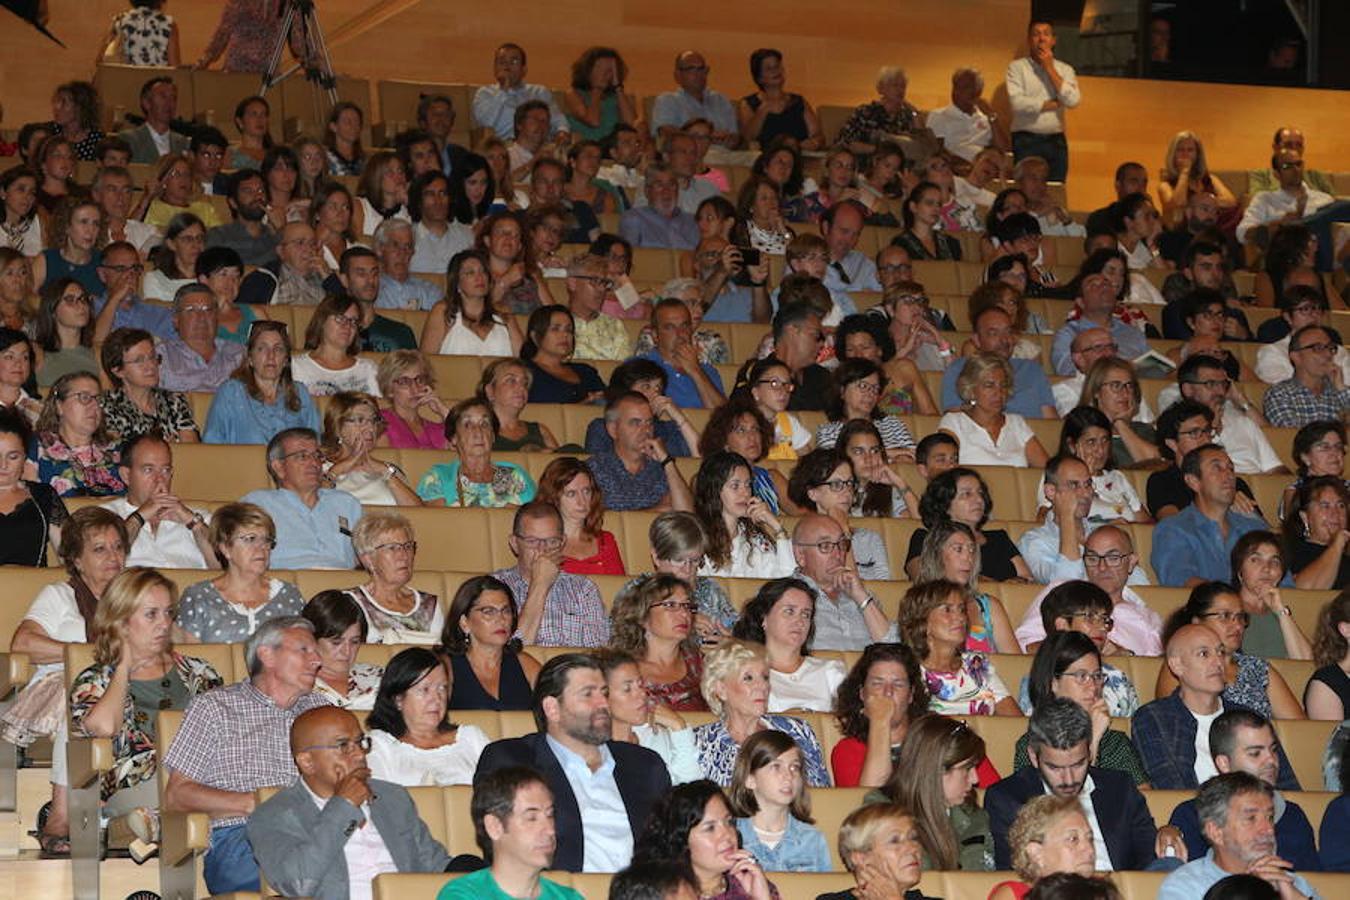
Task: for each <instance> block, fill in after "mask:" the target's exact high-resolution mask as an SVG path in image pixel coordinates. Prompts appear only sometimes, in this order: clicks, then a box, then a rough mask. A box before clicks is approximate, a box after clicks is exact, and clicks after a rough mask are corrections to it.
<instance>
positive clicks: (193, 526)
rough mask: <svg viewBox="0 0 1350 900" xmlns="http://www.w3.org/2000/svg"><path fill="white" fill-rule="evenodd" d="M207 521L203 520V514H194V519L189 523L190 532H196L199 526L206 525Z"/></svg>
mask: <svg viewBox="0 0 1350 900" xmlns="http://www.w3.org/2000/svg"><path fill="white" fill-rule="evenodd" d="M205 524H206V520H205V519H203V518H202V514H201V513H193V514H192V518H191V519H190V520H189V521H188V523H187V530H188V531H196V530H197V526H198V525H205Z"/></svg>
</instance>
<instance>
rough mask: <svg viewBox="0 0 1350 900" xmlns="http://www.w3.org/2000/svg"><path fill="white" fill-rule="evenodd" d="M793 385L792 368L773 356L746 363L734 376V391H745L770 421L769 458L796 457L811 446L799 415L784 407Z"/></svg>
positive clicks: (809, 437) (760, 412) (808, 433)
mask: <svg viewBox="0 0 1350 900" xmlns="http://www.w3.org/2000/svg"><path fill="white" fill-rule="evenodd" d="M747 370H748V371H747ZM796 387H797V386H796V384H795V383H794V382H793V380H792V370H791V369H789V368H788V367H787V366H786V365H784V364H783V363H782V362H781V361H780V360H779V359H778V358H777V357H776V356H770V357H767V358H766V359H761V360H759V361H757V362H754V363H748V364H747V366H746V368H742V369H741V371H740V373H738V374H737V376H736V390H735V391H734V392H733V394H741V393H744V394H748V395H749V396H750V398H751V399H752V400H754V403H755V407H756V408H757V409H758V410H759V414H760V415H761V416H763V417H764V418H765V419H767V420H768V421H769V422H770V423H771V424H772V425H773V443H772V444H771V445H770V446H769V448H768V458H769V459H796V458H797V454H799V453H805V452H806V451H807V450H808V449H810V447H811V440H812V439H811V432H810V431H809V430H808V429H807V428H806V426H805V425H803V424H802V422H801V419H799V418H797V417H796V416H795V415H794V414H792V413H790V412H788V411H787V408H788V403H789V402H791V400H792V392H793V391H794V390H796Z"/></svg>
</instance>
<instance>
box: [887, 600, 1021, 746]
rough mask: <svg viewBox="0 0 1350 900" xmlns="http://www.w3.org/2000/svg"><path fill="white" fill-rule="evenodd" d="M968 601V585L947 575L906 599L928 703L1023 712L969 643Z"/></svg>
mask: <svg viewBox="0 0 1350 900" xmlns="http://www.w3.org/2000/svg"><path fill="white" fill-rule="evenodd" d="M966 605H967V588H966V587H965V586H964V585H960V584H957V583H955V582H952V581H947V580H943V579H939V580H934V581H924V582H920V583H918V584H916V585H914V587H912V588H910V589H909V590H908V591H906V592H905V597H904V600H902V601H901V603H900V634H901V636H902V637H903V639H904V641H905V643H906V644H908V645H909V646H910V647H912V648H913V649H914V654H915V655H916V656H917V657H918V658H919V662H920V664H921V665H922V666H923V676H924V682H925V683H926V684H927V685H928V693H929V697H930V699H929V704H928V708H929V709H930V710H932V711H933V712H936V713H941V714H942V715H944V716H958V715H960V716H993V715H997V716H1020V715H1022V711H1021V710H1020V709H1018V708H1017V701H1016V700H1014V699H1013V698H1012V696H1011V695H1010V694H1009V693H1008V688H1007V687H1006V686H1004V684H1003V679H1002V678H1000V677H999V676H998V672H997V670H995V668H994V663H993V661H992V660H990V658H989V657H988V655H986V654H985V653H982V652H980V651H977V650H970V649H968V648H967V646H966V640H967V638H968V636H969V634H970V625H969V622H968V620H967V618H966V616H967V613H966ZM897 771H898V770H897Z"/></svg>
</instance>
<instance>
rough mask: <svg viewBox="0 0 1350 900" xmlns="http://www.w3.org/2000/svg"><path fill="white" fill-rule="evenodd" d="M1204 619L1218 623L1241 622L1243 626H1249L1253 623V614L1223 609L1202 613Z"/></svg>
mask: <svg viewBox="0 0 1350 900" xmlns="http://www.w3.org/2000/svg"><path fill="white" fill-rule="evenodd" d="M1200 618H1202V619H1213V620H1214V621H1216V622H1241V623H1242V624H1243V625H1249V624H1251V621H1252V616H1251V613H1249V612H1247V611H1246V610H1245V609H1244V610H1240V611H1238V612H1234V611H1233V610H1230V609H1221V610H1219V611H1218V612H1207V613H1201V614H1200Z"/></svg>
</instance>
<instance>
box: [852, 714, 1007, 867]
mask: <svg viewBox="0 0 1350 900" xmlns="http://www.w3.org/2000/svg"><path fill="white" fill-rule="evenodd" d="M984 757H985V752H984V739H983V738H981V737H980V736H979V735H978V734H976V733H975V732H974V731H972V730H971V728H970V726H969V725H967V724H966V723H965V722H962V721H960V720H959V719H949V718H947V717H946V716H943V715H935V714H933V713H929V714H928V715H924V716H920V717H919V718H918V719H917V720H915V721H914V722H913V723H912V724H911V725H910V727H909V734H908V735H906V736H905V744H904V748H903V749H902V750H901V751H900V759H899V761H898V762H897V763H896V765H895V771H894V772H892V773H891V777H890V780H888V781H887V782H886V784H885V786H884V787H882V788H881V790H880V791H873V792H872V793H871V794H869V795H868V798H869V799H881V800H888V801H890V802H892V803H898V804H899V805H900V806H902V807H904V808H905V809H908V810H911V811H912V814H913V816H914V824H915V825H916V826H917V828H918V831H919V843H920V844H921V845H922V847H923V868H924V869H925V870H938V871H944V872H949V871H954V870H956V869H960V870H962V871H966V872H987V871H990V870H992V869H993V868H994V838H993V834H992V833H991V832H990V828H989V813H987V812H985V811H984V810H983V809H981V808H980V806H979V804H978V803H976V801H975V797H974V790H975V787H976V785H977V784H978V783H979V775H978V773H977V769H978V768H979V765H980V763H981V761H982V760H983V759H984Z"/></svg>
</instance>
